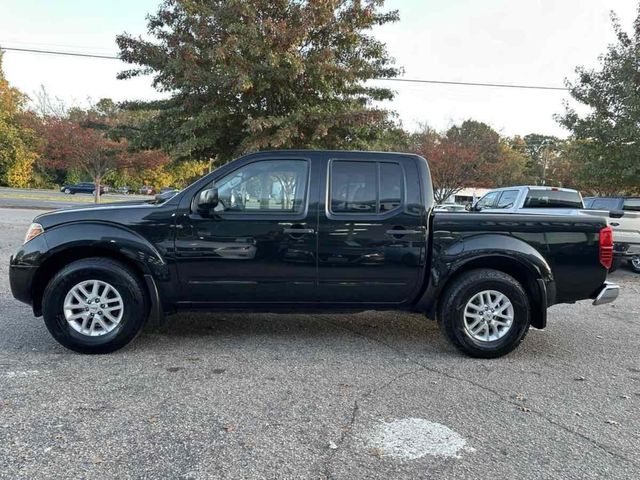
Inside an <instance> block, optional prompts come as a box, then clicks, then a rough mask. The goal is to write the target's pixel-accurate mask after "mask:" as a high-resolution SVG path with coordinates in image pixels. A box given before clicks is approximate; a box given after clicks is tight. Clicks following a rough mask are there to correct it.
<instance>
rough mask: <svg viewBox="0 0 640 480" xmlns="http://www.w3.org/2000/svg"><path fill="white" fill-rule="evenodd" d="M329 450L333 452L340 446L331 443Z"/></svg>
mask: <svg viewBox="0 0 640 480" xmlns="http://www.w3.org/2000/svg"><path fill="white" fill-rule="evenodd" d="M329 448H330V449H331V450H336V449H337V448H338V445H336V444H335V443H334V442H329Z"/></svg>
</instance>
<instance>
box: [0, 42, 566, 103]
mask: <svg viewBox="0 0 640 480" xmlns="http://www.w3.org/2000/svg"><path fill="white" fill-rule="evenodd" d="M0 50H7V51H12V52H25V53H41V54H45V55H65V56H70V57H85V58H101V59H108V60H121V58H120V57H117V56H113V55H97V54H93V53H77V52H63V51H59V50H36V49H33V48H15V47H0ZM372 80H378V81H384V82H402V83H426V84H432V85H462V86H466V87H493V88H520V89H528V90H556V91H565V92H566V91H567V90H569V89H568V88H566V87H553V86H548V85H518V84H511V83H487V82H455V81H448V80H426V79H418V78H374V79H372Z"/></svg>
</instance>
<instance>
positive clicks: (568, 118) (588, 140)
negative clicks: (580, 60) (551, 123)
mask: <svg viewBox="0 0 640 480" xmlns="http://www.w3.org/2000/svg"><path fill="white" fill-rule="evenodd" d="M612 22H613V28H614V30H615V33H616V36H617V42H616V43H615V44H612V45H610V46H609V48H608V50H607V52H606V53H605V54H604V55H602V56H601V57H600V68H599V69H586V68H584V67H578V68H577V69H576V74H577V77H578V78H577V79H576V81H575V82H574V83H570V82H567V84H568V86H569V88H570V93H571V96H572V97H573V98H574V99H575V100H576V101H577V102H579V103H581V104H583V105H584V106H586V107H588V109H589V113H587V114H586V115H581V114H579V113H578V112H577V111H576V110H574V109H573V108H571V107H570V106H569V105H568V104H567V105H565V112H564V114H563V115H559V116H557V120H558V121H559V122H560V123H561V124H562V125H564V126H565V127H566V128H568V129H569V130H570V131H571V133H572V137H573V138H574V139H575V140H576V141H575V142H574V144H573V145H572V149H571V154H572V155H573V156H574V160H576V159H575V157H577V158H578V159H579V161H574V165H575V166H576V167H578V171H576V176H577V177H579V178H582V179H584V181H586V183H585V185H590V187H589V188H590V189H591V190H592V191H594V192H601V193H605V192H618V193H619V192H626V193H629V194H632V193H640V129H638V125H640V95H638V91H639V89H640V69H639V61H638V59H639V58H640V10H639V12H638V16H637V18H636V20H635V22H634V25H633V32H632V33H631V34H627V33H626V32H625V31H624V30H623V29H622V27H621V26H620V22H619V21H618V19H617V17H616V16H615V15H614V14H612Z"/></svg>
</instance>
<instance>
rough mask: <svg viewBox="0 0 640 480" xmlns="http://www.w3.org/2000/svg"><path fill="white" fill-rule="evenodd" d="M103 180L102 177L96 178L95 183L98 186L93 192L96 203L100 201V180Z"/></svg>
mask: <svg viewBox="0 0 640 480" xmlns="http://www.w3.org/2000/svg"><path fill="white" fill-rule="evenodd" d="M101 180H102V179H101V178H100V177H96V178H95V182H94V184H95V186H96V189H95V191H94V192H93V200H94V202H95V203H100V182H101Z"/></svg>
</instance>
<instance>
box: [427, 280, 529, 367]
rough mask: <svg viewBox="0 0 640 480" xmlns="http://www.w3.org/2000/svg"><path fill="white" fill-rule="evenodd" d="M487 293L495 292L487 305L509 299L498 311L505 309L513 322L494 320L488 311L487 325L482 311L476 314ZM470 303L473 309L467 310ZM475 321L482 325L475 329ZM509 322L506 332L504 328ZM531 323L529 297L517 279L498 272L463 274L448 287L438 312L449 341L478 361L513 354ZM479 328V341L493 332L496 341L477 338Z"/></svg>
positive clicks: (496, 317) (442, 328)
mask: <svg viewBox="0 0 640 480" xmlns="http://www.w3.org/2000/svg"><path fill="white" fill-rule="evenodd" d="M482 292H485V293H482ZM486 292H495V293H490V297H489V301H488V302H487V303H488V304H493V303H494V301H497V299H499V298H500V297H499V295H500V294H501V295H503V296H504V297H506V300H507V301H506V302H505V301H504V300H501V303H500V304H499V305H498V307H497V308H496V311H500V310H501V309H503V308H506V310H503V315H504V316H509V315H511V318H512V319H511V320H507V319H506V318H504V316H503V317H502V318H501V317H498V316H494V317H492V316H491V313H490V311H488V312H487V313H486V315H488V317H487V318H490V320H488V321H487V322H484V320H483V319H484V318H485V317H483V315H482V314H481V313H479V312H481V311H483V310H482V308H483V307H481V308H480V309H479V310H476V309H477V308H478V307H477V305H476V304H477V303H479V304H480V305H482V304H483V300H482V296H483V295H485V296H486V295H487V293H486ZM507 302H508V303H510V305H511V306H510V307H509V305H507ZM470 303H473V305H474V306H473V307H471V306H468V305H469V304H470ZM467 314H469V315H474V316H473V317H470V316H467ZM476 316H477V317H478V318H480V319H478V318H476ZM465 318H466V319H467V321H466V322H465ZM476 321H478V322H480V323H479V324H477V325H475V326H474V323H475V322H476ZM491 322H494V323H491ZM498 322H502V325H499V324H498ZM508 322H510V325H508V328H507V326H505V324H506V323H508ZM530 322H531V307H530V303H529V298H528V297H527V293H526V292H525V290H524V289H523V288H522V285H520V283H518V281H517V280H516V279H514V278H513V277H511V276H510V275H507V274H506V273H504V272H501V271H498V270H490V269H482V270H471V271H469V272H465V273H463V274H461V275H460V276H459V277H457V278H456V279H454V280H453V282H452V283H451V285H449V286H448V287H447V289H446V291H445V293H444V295H443V297H442V300H441V301H440V306H439V309H438V323H439V324H440V328H441V330H442V332H443V333H444V335H445V336H446V337H447V339H448V340H449V341H450V342H451V343H452V344H453V345H454V346H455V347H456V348H458V349H459V350H460V351H462V352H464V353H466V354H467V355H469V356H471V357H477V358H497V357H501V356H503V355H506V354H507V353H509V352H511V351H512V350H514V349H515V348H516V347H517V346H518V345H520V342H522V340H523V339H524V337H525V335H526V334H527V331H528V330H529V325H530ZM483 323H484V327H483ZM492 325H493V326H492ZM469 327H472V328H469ZM478 328H480V329H481V330H480V333H478V334H477V335H476V337H477V336H485V337H486V336H487V335H488V334H487V332H493V334H492V336H494V337H495V338H491V337H489V338H488V339H487V338H483V339H478V338H476V337H474V335H473V334H472V333H471V330H474V329H478Z"/></svg>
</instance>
